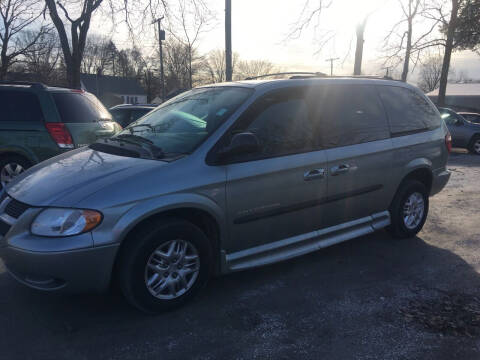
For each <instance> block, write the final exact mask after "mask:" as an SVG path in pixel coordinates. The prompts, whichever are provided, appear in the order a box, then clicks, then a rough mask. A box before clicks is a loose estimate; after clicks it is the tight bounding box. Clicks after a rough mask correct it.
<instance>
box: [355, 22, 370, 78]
mask: <svg viewBox="0 0 480 360" xmlns="http://www.w3.org/2000/svg"><path fill="white" fill-rule="evenodd" d="M368 17H369V15H367V16H365V17H364V18H363V20H362V21H361V22H360V23H359V24H357V27H356V32H355V34H356V35H357V45H356V47H355V64H354V66H353V75H362V58H363V44H364V42H365V40H364V34H365V28H366V26H367V20H368Z"/></svg>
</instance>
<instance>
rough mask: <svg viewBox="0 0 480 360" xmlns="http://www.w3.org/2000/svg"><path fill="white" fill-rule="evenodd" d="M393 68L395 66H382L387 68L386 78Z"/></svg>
mask: <svg viewBox="0 0 480 360" xmlns="http://www.w3.org/2000/svg"><path fill="white" fill-rule="evenodd" d="M393 68H394V67H393V66H385V67H384V68H382V70H385V77H386V78H389V77H390V69H393Z"/></svg>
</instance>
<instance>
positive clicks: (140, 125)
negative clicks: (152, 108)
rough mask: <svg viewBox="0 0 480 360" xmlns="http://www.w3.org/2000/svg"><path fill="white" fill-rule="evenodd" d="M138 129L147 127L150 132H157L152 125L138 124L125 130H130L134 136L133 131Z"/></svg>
mask: <svg viewBox="0 0 480 360" xmlns="http://www.w3.org/2000/svg"><path fill="white" fill-rule="evenodd" d="M136 127H147V128H149V129H150V130H152V132H154V131H155V129H154V127H153V126H152V125H150V124H136V125H131V126H129V127H127V128H126V129H125V130H129V131H130V133H131V134H133V129H134V128H136Z"/></svg>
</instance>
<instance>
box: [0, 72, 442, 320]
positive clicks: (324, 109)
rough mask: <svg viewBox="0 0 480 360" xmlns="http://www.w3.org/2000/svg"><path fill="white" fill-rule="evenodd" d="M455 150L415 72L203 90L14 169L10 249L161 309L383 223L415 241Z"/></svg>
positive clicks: (27, 265)
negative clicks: (221, 278) (224, 278)
mask: <svg viewBox="0 0 480 360" xmlns="http://www.w3.org/2000/svg"><path fill="white" fill-rule="evenodd" d="M450 146H451V138H450V135H449V133H448V130H447V128H446V126H445V124H444V123H443V122H442V120H441V118H440V114H439V113H438V111H437V109H436V108H435V106H434V105H433V104H432V103H431V102H430V100H428V99H427V98H426V97H425V96H424V95H423V94H422V93H421V92H420V91H419V90H417V89H416V88H414V87H412V86H410V85H407V84H404V83H401V82H395V81H389V80H383V79H367V78H305V79H288V80H273V81H246V82H234V83H228V84H220V85H216V86H206V87H201V88H197V89H193V90H191V91H188V92H185V93H183V94H181V95H179V96H177V97H175V98H173V99H171V100H169V101H168V102H166V103H164V104H163V105H161V106H160V107H158V108H157V109H155V110H154V111H152V112H151V113H149V114H148V115H146V116H144V117H143V118H141V119H139V120H138V121H136V122H134V123H132V124H131V125H129V126H128V127H127V128H125V129H124V130H123V131H122V132H120V133H119V134H117V135H116V136H114V137H113V138H110V139H105V140H99V141H97V142H96V143H94V144H92V145H90V146H89V147H85V148H81V149H76V150H73V151H71V152H69V153H66V154H62V155H59V156H57V157H55V158H52V159H49V160H47V161H45V162H43V163H41V164H39V165H36V166H34V167H33V168H31V169H29V170H28V171H26V172H25V173H23V174H22V175H20V176H19V177H18V178H17V179H15V180H14V181H13V182H12V183H11V184H10V185H9V186H8V187H7V188H6V190H5V191H4V192H3V193H2V194H1V198H0V200H1V203H0V256H1V257H2V258H3V261H4V263H5V265H6V268H7V269H8V271H9V273H10V274H11V275H12V276H13V277H14V278H16V279H17V280H18V281H20V282H21V283H23V284H25V285H27V286H30V287H32V288H35V289H40V290H45V291H57V290H58V291H69V292H85V291H102V290H105V289H108V287H109V285H110V284H111V283H112V281H115V282H116V283H118V284H119V287H120V288H121V290H122V292H123V294H124V295H125V297H126V299H128V301H129V302H130V303H131V304H133V305H134V306H136V307H138V308H140V309H142V310H144V311H147V312H158V311H162V310H165V309H170V308H172V307H175V306H178V305H180V304H183V303H184V302H185V301H187V300H188V299H190V298H191V297H192V296H193V295H194V294H195V293H197V292H198V291H199V290H200V288H201V287H202V286H203V285H204V284H205V283H206V281H207V279H208V278H209V277H210V276H211V275H216V274H224V273H228V272H232V271H238V270H243V269H248V268H252V267H257V266H261V265H266V264H270V263H273V262H277V261H281V260H285V259H289V258H292V257H295V256H299V255H302V254H306V253H308V252H312V251H315V250H318V249H320V248H323V247H326V246H330V245H332V244H336V243H339V242H342V241H346V240H349V239H353V238H356V237H359V236H361V235H365V234H369V233H372V232H374V231H376V230H379V229H381V228H387V229H388V231H389V232H390V233H391V234H392V235H393V236H394V237H398V238H407V237H412V236H414V235H415V234H417V233H418V232H419V231H420V230H421V229H422V227H423V224H424V223H425V220H426V218H427V213H428V204H429V196H432V195H434V194H436V193H438V192H439V191H440V190H441V189H442V188H443V187H444V186H445V184H446V183H447V181H448V179H449V176H450V173H449V172H448V170H447V169H446V162H447V157H448V152H449V149H450Z"/></svg>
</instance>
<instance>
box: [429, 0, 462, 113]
mask: <svg viewBox="0 0 480 360" xmlns="http://www.w3.org/2000/svg"><path fill="white" fill-rule="evenodd" d="M445 2H446V1H441V2H440V3H439V4H437V6H436V7H432V12H431V14H429V17H430V18H433V19H437V20H438V21H440V22H441V23H442V25H443V32H444V34H445V40H444V46H445V50H444V55H443V64H442V73H441V76H440V86H439V90H438V99H437V105H439V106H445V93H446V91H447V82H448V76H449V70H450V61H451V58H452V52H453V50H454V48H455V43H454V37H455V30H456V27H457V17H458V13H459V10H460V7H461V5H462V3H464V0H449V2H450V4H451V10H450V16H449V19H447V17H448V15H447V14H445V10H444V6H445Z"/></svg>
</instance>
